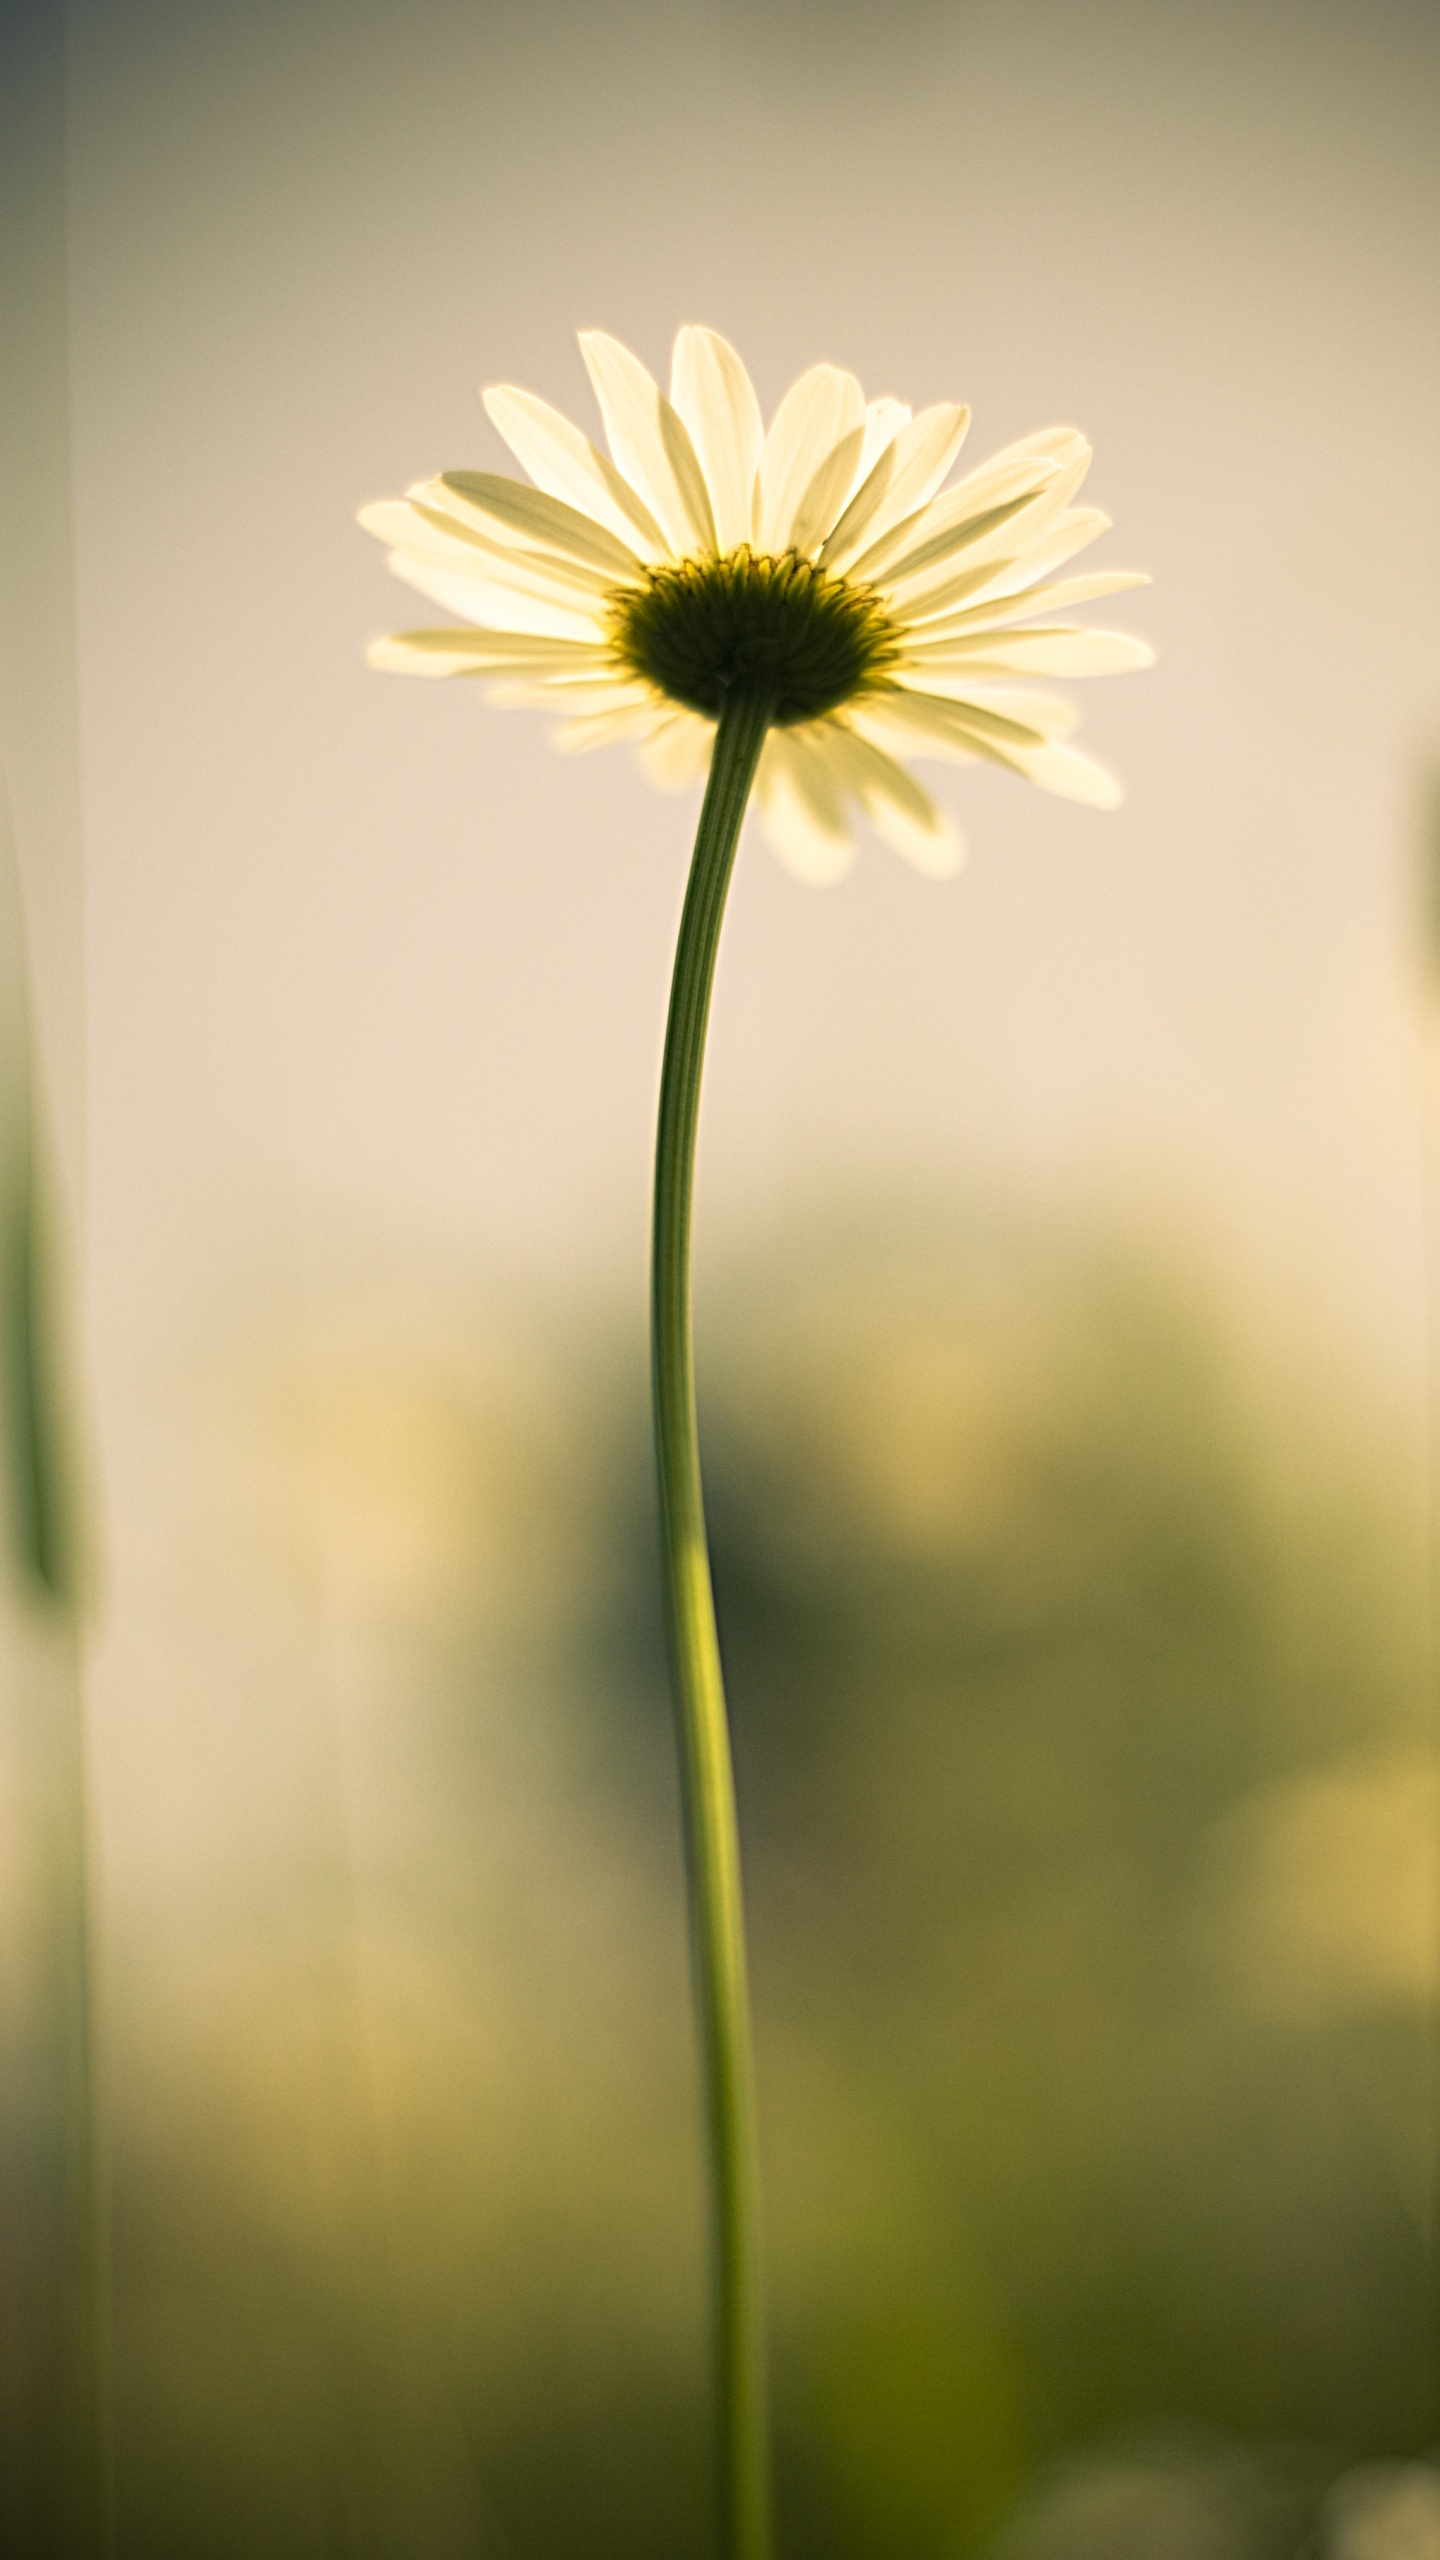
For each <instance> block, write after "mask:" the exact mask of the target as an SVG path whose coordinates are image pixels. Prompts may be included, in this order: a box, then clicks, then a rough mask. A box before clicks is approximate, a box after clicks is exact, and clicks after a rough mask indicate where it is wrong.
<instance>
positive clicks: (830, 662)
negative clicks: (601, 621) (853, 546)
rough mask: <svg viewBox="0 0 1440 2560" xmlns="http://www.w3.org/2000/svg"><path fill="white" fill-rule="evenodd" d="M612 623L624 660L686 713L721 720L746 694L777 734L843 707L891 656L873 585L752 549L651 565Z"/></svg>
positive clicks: (622, 597) (617, 602)
mask: <svg viewBox="0 0 1440 2560" xmlns="http://www.w3.org/2000/svg"><path fill="white" fill-rule="evenodd" d="M610 628H611V636H612V639H613V641H614V645H615V647H616V649H617V650H618V651H619V653H620V655H621V657H622V658H624V659H625V661H626V663H627V665H629V666H631V667H633V669H634V670H635V673H636V674H637V675H640V676H643V677H644V678H645V679H646V681H647V682H648V683H650V684H653V685H654V686H655V687H656V689H657V690H658V691H659V692H661V693H664V694H668V695H669V696H670V698H671V700H672V701H674V702H683V703H684V705H685V707H686V709H687V710H689V711H699V712H702V713H703V714H704V716H705V718H706V719H707V720H718V718H719V716H720V714H721V712H722V711H723V710H724V708H725V705H726V704H727V702H732V701H734V700H735V699H736V698H737V696H742V695H743V696H748V697H749V698H750V699H751V700H753V701H760V702H765V703H768V704H769V705H770V706H771V712H770V716H771V718H772V720H774V721H775V722H776V723H777V724H778V725H779V726H780V727H782V728H789V727H791V726H793V725H794V723H795V722H796V721H797V720H818V719H819V718H820V716H821V714H822V713H823V712H826V711H833V710H835V709H836V707H837V706H838V705H839V704H840V703H842V702H848V701H849V700H850V698H851V696H852V695H854V694H856V693H860V692H862V691H863V690H864V689H865V688H866V687H867V686H868V685H872V684H873V683H874V682H875V681H876V679H877V677H878V676H879V675H880V674H881V672H882V671H883V669H884V668H885V667H886V666H888V665H889V664H890V663H891V661H892V660H893V658H894V656H895V638H896V635H895V631H894V626H893V625H892V624H891V622H890V621H889V619H888V617H887V615H886V614H885V613H884V611H883V610H882V608H881V605H880V602H879V599H878V597H877V596H876V595H875V593H874V591H873V589H871V588H869V587H862V586H853V585H847V584H846V582H845V580H844V579H843V578H834V577H831V575H830V574H829V572H828V570H825V569H821V568H819V567H818V566H817V565H816V563H815V562H814V561H813V560H802V558H801V557H800V554H799V553H798V552H796V551H785V552H782V553H781V554H780V555H779V556H778V558H770V557H766V556H764V555H761V556H757V555H756V553H755V552H753V551H752V550H751V549H750V546H749V544H748V543H742V544H741V546H740V548H739V550H738V551H730V552H727V553H726V555H725V557H724V558H723V559H715V558H713V557H712V558H709V559H693V560H681V561H679V562H676V563H671V564H667V565H666V566H665V567H664V568H661V569H651V570H649V571H648V572H647V574H646V580H645V584H644V586H643V587H624V588H622V589H620V590H619V592H618V593H617V594H616V595H615V596H614V597H613V598H612V600H611V606H610Z"/></svg>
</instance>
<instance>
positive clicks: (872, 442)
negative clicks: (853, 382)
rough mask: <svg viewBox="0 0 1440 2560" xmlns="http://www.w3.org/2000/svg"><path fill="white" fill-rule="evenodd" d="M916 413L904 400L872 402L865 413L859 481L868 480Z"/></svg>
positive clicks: (858, 473)
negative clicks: (883, 455)
mask: <svg viewBox="0 0 1440 2560" xmlns="http://www.w3.org/2000/svg"><path fill="white" fill-rule="evenodd" d="M913 415H914V411H913V410H911V409H907V407H906V405H905V403H904V401H903V400H872V401H871V402H870V404H869V406H868V408H867V409H866V411H865V444H864V448H863V450H862V452H861V455H860V468H859V470H858V471H857V472H856V474H855V477H856V479H857V480H866V479H868V478H869V476H870V473H871V472H872V471H873V470H874V468H875V465H876V463H877V462H878V461H879V459H880V456H881V454H882V453H884V452H885V451H886V450H887V448H888V447H889V446H890V445H892V444H893V443H894V441H895V439H896V437H897V436H898V434H899V433H900V430H901V428H902V427H908V426H909V424H910V420H911V418H912V417H913Z"/></svg>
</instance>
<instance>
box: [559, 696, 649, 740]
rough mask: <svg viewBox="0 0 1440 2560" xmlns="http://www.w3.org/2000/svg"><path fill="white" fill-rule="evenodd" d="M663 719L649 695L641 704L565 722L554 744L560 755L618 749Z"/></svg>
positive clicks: (645, 735)
mask: <svg viewBox="0 0 1440 2560" xmlns="http://www.w3.org/2000/svg"><path fill="white" fill-rule="evenodd" d="M664 717H665V714H664V711H663V710H662V708H661V706H660V705H659V704H658V703H657V702H656V700H655V698H654V696H653V694H652V695H651V696H650V698H649V699H648V700H647V701H645V702H635V703H630V704H629V705H627V706H626V707H625V708H624V709H622V710H618V711H597V712H595V713H593V714H592V715H591V716H589V717H588V718H585V719H581V720H567V721H566V723H565V725H564V727H563V728H561V729H557V730H556V732H555V744H556V746H557V747H558V748H559V749H560V751H561V754H562V755H579V754H583V753H584V751H585V749H586V748H587V747H613V746H618V745H619V744H621V742H622V741H623V740H625V739H627V738H645V737H648V736H649V735H650V733H651V731H652V730H653V729H654V728H655V727H656V726H657V725H658V723H659V722H660V721H661V720H663V719H664Z"/></svg>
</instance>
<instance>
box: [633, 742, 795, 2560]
mask: <svg viewBox="0 0 1440 2560" xmlns="http://www.w3.org/2000/svg"><path fill="white" fill-rule="evenodd" d="M769 720H770V710H769V705H768V704H766V703H759V702H750V701H736V702H733V703H731V704H730V705H729V706H728V707H727V709H726V710H725V711H724V712H723V714H722V715H721V719H720V724H719V727H718V729H717V730H716V733H715V749H714V754H713V756H712V758H711V763H710V780H709V783H708V784H707V786H706V791H705V805H704V807H703V809H702V810H701V812H700V827H699V832H698V834H697V835H696V838H695V855H694V860H693V862H692V864H691V868H690V883H689V887H688V888H687V890H686V893H685V907H684V912H683V914H682V916H681V919H680V937H679V941H678V943H677V945H676V950H675V976H674V980H673V983H672V986H671V991H670V1019H669V1023H668V1025H667V1028H666V1033H665V1064H664V1068H663V1070H662V1073H661V1079H660V1120H659V1127H658V1129H657V1132H656V1139H655V1227H654V1239H653V1264H652V1290H651V1363H652V1383H653V1389H654V1399H655V1454H656V1463H657V1467H658V1470H659V1477H660V1521H661V1538H662V1544H663V1547H664V1557H665V1589H666V1598H667V1601H668V1604H669V1620H670V1640H671V1652H672V1662H673V1670H674V1683H675V1712H676V1722H677V1726H678V1737H679V1746H680V1781H681V1794H682V1797H683V1800H684V1808H685V1842H686V1855H687V1860H688V1865H689V1872H690V1927H691V1945H692V1953H693V1957H694V1965H695V1979H696V1996H697V2001H698V2006H699V2013H700V2014H699V2028H700V2036H701V2043H702V2046H703V2051H704V2061H705V2077H706V2094H707V2100H708V2119H709V2137H710V2174H711V2187H712V2206H713V2214H714V2250H715V2259H714V2287H715V2292H714V2322H715V2328H714V2355H715V2396H716V2433H717V2455H718V2463H719V2483H720V2521H721V2549H722V2551H723V2553H724V2555H725V2560H766V2555H767V2554H768V2552H769V2548H770V2481H769V2459H768V2451H767V2443H766V2434H767V2430H766V2409H765V2355H764V2321H763V2314H762V2305H761V2287H760V2230H759V2221H760V2214H759V2173H758V2169H757V2164H756V2151H755V2101H754V2065H753V2060H752V2055H751V2037H750V1994H749V1989H748V1986H747V1982H746V1969H745V1924H744V1912H743V1908H742V1904H741V1895H740V1842H739V1835H738V1832H737V1829H736V1822H735V1778H734V1771H733V1769H732V1767H731V1760H730V1734H729V1728H728V1726H727V1723H726V1718H725V1691H724V1686H723V1684H722V1680H721V1673H720V1647H719V1643H718V1640H717V1637H716V1632H715V1601H714V1595H713V1592H712V1590H711V1584H710V1558H709V1552H708V1549H707V1546H706V1539H705V1513H704V1507H703V1503H702V1498H701V1491H700V1453H699V1447H698V1444H697V1440H696V1432H695V1370H694V1359H693V1354H692V1347H691V1331H690V1213H691V1204H692V1200H693V1196H694V1187H695V1131H696V1126H697V1123H698V1120H699V1116H700V1076H701V1070H702V1068H703V1065H704V1059H705V1031H706V1025H707V1024H708V1022H709V1018H710V992H711V988H712V986H713V984H714V979H715V955H716V952H717V950H718V948H719V943H720V926H721V922H722V919H723V917H724V913H725V894H726V891H727V890H728V888H729V886H730V874H731V871H732V870H733V868H734V863H735V848H736V846H737V844H738V842H739V839H740V824H741V820H742V819H743V817H744V815H745V804H746V802H747V800H748V799H749V796H750V786H751V783H752V782H753V781H754V778H755V768H756V766H757V764H758V763H759V761H760V750H761V748H762V747H763V745H764V743H765V732H766V729H767V728H768V726H769Z"/></svg>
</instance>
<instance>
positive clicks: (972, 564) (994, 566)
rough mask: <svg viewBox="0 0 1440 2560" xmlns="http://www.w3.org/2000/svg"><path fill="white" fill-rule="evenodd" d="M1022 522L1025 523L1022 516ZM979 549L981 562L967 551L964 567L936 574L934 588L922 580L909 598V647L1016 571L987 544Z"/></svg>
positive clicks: (906, 624)
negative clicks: (1007, 570) (999, 580)
mask: <svg viewBox="0 0 1440 2560" xmlns="http://www.w3.org/2000/svg"><path fill="white" fill-rule="evenodd" d="M1019 521H1020V522H1022V523H1023V521H1024V518H1023V516H1022V517H1021V518H1020V519H1019ZM976 547H977V548H978V550H979V551H980V554H981V556H980V558H979V560H978V561H976V560H972V559H971V557H970V554H969V552H968V551H962V552H961V553H960V554H959V555H958V556H959V558H960V560H961V561H962V562H963V563H964V565H963V567H961V568H959V569H954V568H945V569H941V570H939V571H937V572H936V576H935V583H934V585H933V586H932V585H930V584H929V583H928V582H927V581H925V580H923V579H922V580H921V581H920V582H919V583H918V585H917V587H916V589H915V591H914V593H913V594H911V595H909V596H907V598H906V600H905V606H904V613H903V624H904V630H905V635H906V645H907V646H908V645H909V643H910V640H911V638H912V637H913V639H914V641H915V643H916V645H917V646H918V644H919V643H920V642H921V641H922V640H926V639H928V638H929V637H930V633H931V629H932V626H934V627H935V628H939V627H940V626H941V625H942V624H943V623H944V622H945V621H946V620H948V619H949V617H950V616H951V615H952V614H954V613H956V612H957V610H958V608H959V607H960V606H961V605H962V604H968V603H969V602H970V600H971V598H972V597H974V596H977V595H979V596H984V597H988V596H989V595H990V593H991V590H992V589H993V587H994V584H995V580H996V578H997V577H999V576H1000V574H1001V572H1002V571H1004V570H1006V569H1013V568H1014V566H1015V562H1014V560H1013V559H1008V558H1006V557H1005V556H1004V555H1003V554H1002V555H1001V557H1000V558H999V559H997V558H996V557H995V555H994V553H993V551H992V550H991V547H990V545H989V543H988V542H986V541H983V540H981V541H979V542H978V543H977V545H976ZM897 611H898V608H897Z"/></svg>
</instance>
